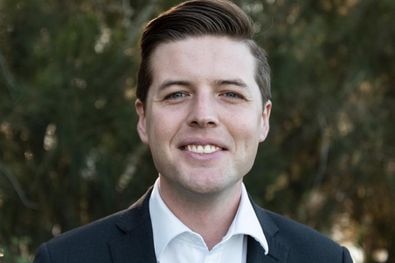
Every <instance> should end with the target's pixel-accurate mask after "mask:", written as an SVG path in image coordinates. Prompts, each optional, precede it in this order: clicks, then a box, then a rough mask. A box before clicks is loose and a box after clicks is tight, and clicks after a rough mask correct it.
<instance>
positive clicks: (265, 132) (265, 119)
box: [259, 100, 272, 142]
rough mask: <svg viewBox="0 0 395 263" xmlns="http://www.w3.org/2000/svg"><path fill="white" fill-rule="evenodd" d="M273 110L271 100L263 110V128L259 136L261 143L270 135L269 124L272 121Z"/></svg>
mask: <svg viewBox="0 0 395 263" xmlns="http://www.w3.org/2000/svg"><path fill="white" fill-rule="evenodd" d="M271 110H272V102H271V101H270V100H268V101H267V102H266V103H265V105H264V107H263V110H262V116H261V118H262V123H261V125H262V127H261V134H260V136H259V142H263V141H264V140H265V139H266V137H267V135H268V133H269V129H270V124H269V119H270V113H271Z"/></svg>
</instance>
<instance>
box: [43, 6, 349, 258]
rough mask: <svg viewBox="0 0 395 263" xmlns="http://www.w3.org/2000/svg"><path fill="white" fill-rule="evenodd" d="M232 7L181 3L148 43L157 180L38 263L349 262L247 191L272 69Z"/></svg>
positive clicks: (144, 103) (143, 129) (143, 125)
mask: <svg viewBox="0 0 395 263" xmlns="http://www.w3.org/2000/svg"><path fill="white" fill-rule="evenodd" d="M251 31H252V30H251V23H250V21H249V19H248V17H247V16H246V15H245V13H243V12H242V11H241V10H240V9H239V8H238V7H237V6H235V5H234V4H232V3H231V2H228V1H225V0H221V1H214V0H198V1H188V2H185V3H183V4H180V5H178V6H176V7H174V8H172V9H170V10H169V11H167V12H165V13H163V14H161V15H160V16H159V17H157V18H156V19H154V20H152V21H151V22H150V23H148V25H147V26H146V28H145V31H144V33H143V36H142V40H141V52H142V61H141V65H140V71H139V75H138V87H137V100H136V110H137V113H138V116H139V121H138V124H137V130H138V133H139V135H140V138H141V140H142V141H143V142H144V143H146V144H147V145H148V146H149V148H150V150H151V153H152V157H153V160H154V164H155V167H156V168H157V170H158V173H159V177H158V179H157V181H156V182H155V184H154V186H153V188H152V189H150V190H149V191H148V193H147V194H146V195H144V196H143V197H142V198H141V199H140V200H139V201H138V202H137V203H135V204H134V205H133V206H132V207H130V208H129V209H127V210H125V211H121V212H119V213H117V214H114V215H111V216H109V217H107V218H104V219H101V220H99V221H96V222H94V223H91V224H89V225H87V226H84V227H81V228H78V229H75V230H72V231H70V232H67V233H65V234H63V235H61V236H60V237H57V238H55V239H53V240H52V241H49V242H47V243H45V244H43V245H42V246H41V247H40V249H39V251H38V253H37V256H36V259H35V262H56V263H57V262H84V263H89V262H95V263H97V262H99V263H100V262H103V263H104V262H118V263H120V262H133V263H134V262H144V263H145V262H161V263H166V262H172V263H177V262H187V263H191V262H226V263H232V262H238V263H239V262H248V263H251V262H289V263H292V262H294V263H296V262H314V263H317V262H322V263H324V262H327V263H335V262H339V263H340V262H352V260H351V258H350V256H349V253H348V251H347V250H346V249H344V248H342V247H340V246H339V245H337V244H335V243H334V242H332V241H330V240H329V239H327V238H325V237H323V236H322V235H320V234H318V233H317V232H315V231H314V230H311V229H309V228H308V227H305V226H302V225H300V224H298V223H295V222H293V221H291V220H289V219H285V218H284V217H281V216H279V215H276V214H274V213H272V212H269V211H266V210H263V209H262V208H260V207H258V206H257V205H256V204H254V203H253V202H252V201H251V200H250V198H249V196H248V194H247V192H246V189H245V187H244V185H243V183H242V182H243V177H244V176H245V175H246V174H247V173H248V172H249V171H250V169H251V167H252V165H253V163H254V159H255V156H256V153H257V149H258V145H259V143H260V142H262V141H264V140H265V138H266V136H267V134H268V131H269V116H270V111H271V107H272V104H271V102H270V78H269V66H268V64H267V60H266V56H265V53H264V52H263V51H262V50H261V49H260V48H259V47H258V46H257V45H256V44H255V42H254V41H253V40H252V32H251Z"/></svg>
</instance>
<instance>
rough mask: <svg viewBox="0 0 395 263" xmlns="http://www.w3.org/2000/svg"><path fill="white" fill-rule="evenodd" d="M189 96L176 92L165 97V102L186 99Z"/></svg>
mask: <svg viewBox="0 0 395 263" xmlns="http://www.w3.org/2000/svg"><path fill="white" fill-rule="evenodd" d="M187 96H189V94H188V93H187V92H185V91H176V92H173V93H170V94H168V95H166V96H165V97H164V100H177V99H181V98H184V97H187Z"/></svg>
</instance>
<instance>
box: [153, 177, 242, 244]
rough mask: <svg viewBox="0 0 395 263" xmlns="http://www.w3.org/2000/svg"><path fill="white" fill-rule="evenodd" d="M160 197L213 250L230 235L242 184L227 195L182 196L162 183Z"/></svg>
mask: <svg viewBox="0 0 395 263" xmlns="http://www.w3.org/2000/svg"><path fill="white" fill-rule="evenodd" d="M160 195H161V197H162V199H163V201H164V202H165V203H166V205H167V207H168V208H169V209H170V210H171V211H172V213H173V214H174V215H175V216H176V217H177V218H178V219H179V220H180V221H181V222H182V223H184V224H185V225H186V226H188V227H189V228H190V229H191V230H192V231H194V232H196V233H198V234H200V235H201V236H202V237H203V239H204V241H205V243H206V245H207V247H208V249H209V250H211V249H212V248H213V247H214V246H215V245H216V244H218V243H219V242H220V241H221V240H222V238H223V237H224V236H225V234H226V233H227V231H228V229H229V227H230V225H231V224H232V222H233V219H234V217H235V215H236V212H237V209H238V207H239V202H240V197H241V182H240V183H239V184H237V185H235V187H233V189H228V190H226V192H224V193H216V194H196V193H190V192H189V194H185V193H180V192H178V191H175V190H174V188H169V187H168V185H167V184H166V183H165V182H163V180H162V179H161V180H160Z"/></svg>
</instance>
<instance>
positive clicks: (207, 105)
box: [188, 93, 218, 128]
mask: <svg viewBox="0 0 395 263" xmlns="http://www.w3.org/2000/svg"><path fill="white" fill-rule="evenodd" d="M188 125H189V126H191V127H195V128H212V127H216V126H217V125H218V112H217V109H216V104H215V98H214V97H213V96H212V95H211V94H209V93H206V94H195V97H194V100H193V102H192V103H191V108H190V112H189V116H188Z"/></svg>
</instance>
